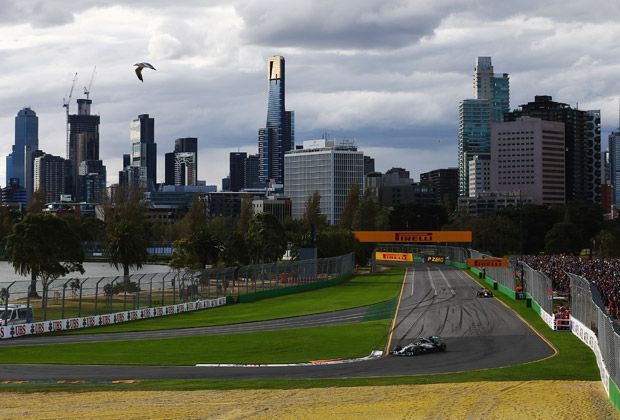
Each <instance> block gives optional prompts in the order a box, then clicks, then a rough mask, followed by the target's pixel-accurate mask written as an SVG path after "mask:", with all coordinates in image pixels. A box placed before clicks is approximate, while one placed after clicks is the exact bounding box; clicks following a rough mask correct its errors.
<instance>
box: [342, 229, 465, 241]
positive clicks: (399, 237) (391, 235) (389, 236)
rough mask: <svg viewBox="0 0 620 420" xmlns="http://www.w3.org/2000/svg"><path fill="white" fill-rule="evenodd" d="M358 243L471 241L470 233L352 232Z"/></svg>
mask: <svg viewBox="0 0 620 420" xmlns="http://www.w3.org/2000/svg"><path fill="white" fill-rule="evenodd" d="M353 234H354V235H355V237H356V238H357V240H358V241H360V242H383V243H426V242H466V243H469V242H471V241H472V234H471V231H364V230H356V231H354V232H353Z"/></svg>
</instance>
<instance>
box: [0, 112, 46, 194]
mask: <svg viewBox="0 0 620 420" xmlns="http://www.w3.org/2000/svg"><path fill="white" fill-rule="evenodd" d="M26 146H30V147H34V148H35V149H36V148H38V147H39V117H37V114H36V112H34V111H33V110H32V109H30V108H27V107H26V108H22V109H21V110H20V111H19V112H18V113H17V116H16V117H15V144H14V145H13V150H12V152H11V153H10V154H9V155H8V156H7V157H6V183H7V185H8V184H9V181H10V180H11V179H18V180H19V184H20V185H22V186H25V181H26V177H25V173H24V170H25V169H24V165H25V147H26Z"/></svg>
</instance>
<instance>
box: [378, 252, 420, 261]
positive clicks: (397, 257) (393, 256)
mask: <svg viewBox="0 0 620 420" xmlns="http://www.w3.org/2000/svg"><path fill="white" fill-rule="evenodd" d="M375 260H377V261H394V262H413V254H412V253H410V252H379V251H377V252H375Z"/></svg>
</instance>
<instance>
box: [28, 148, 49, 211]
mask: <svg viewBox="0 0 620 420" xmlns="http://www.w3.org/2000/svg"><path fill="white" fill-rule="evenodd" d="M44 154H45V153H44V152H43V151H42V150H37V148H36V147H35V146H25V147H24V155H25V160H24V178H25V181H24V185H23V187H24V188H25V190H26V203H28V204H30V201H31V200H32V193H34V191H35V190H34V159H35V158H38V157H40V156H43V155H44Z"/></svg>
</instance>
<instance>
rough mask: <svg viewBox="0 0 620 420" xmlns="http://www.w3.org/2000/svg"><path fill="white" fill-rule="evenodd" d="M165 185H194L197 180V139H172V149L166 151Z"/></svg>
mask: <svg viewBox="0 0 620 420" xmlns="http://www.w3.org/2000/svg"><path fill="white" fill-rule="evenodd" d="M165 165H166V168H165V169H166V174H165V175H166V177H165V184H166V185H196V184H197V182H198V139H197V138H196V137H184V138H180V139H176V140H175V141H174V151H173V152H170V153H166V160H165Z"/></svg>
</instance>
